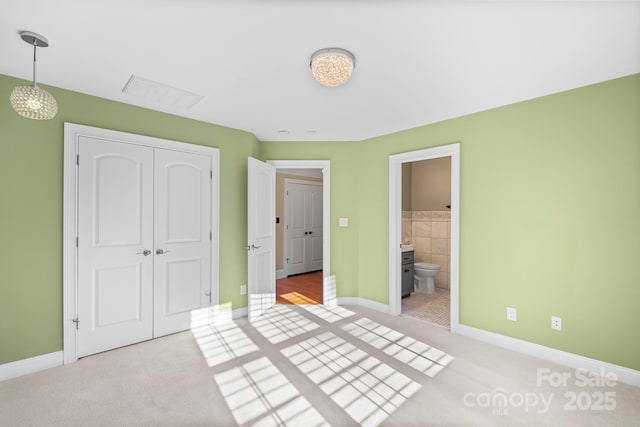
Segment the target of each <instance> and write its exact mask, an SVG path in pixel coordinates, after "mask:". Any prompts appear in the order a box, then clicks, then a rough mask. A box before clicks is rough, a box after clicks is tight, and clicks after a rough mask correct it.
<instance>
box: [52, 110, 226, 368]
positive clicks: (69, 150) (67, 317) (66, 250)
mask: <svg viewBox="0 0 640 427" xmlns="http://www.w3.org/2000/svg"><path fill="white" fill-rule="evenodd" d="M83 136H85V137H91V138H94V139H105V140H110V141H116V142H120V143H124V144H135V145H143V146H148V147H152V148H163V149H168V150H173V151H182V152H187V153H193V154H201V155H205V156H208V157H209V158H210V159H211V292H212V295H211V305H210V307H212V309H211V310H209V315H208V316H204V315H203V316H199V317H200V319H202V321H203V322H209V323H210V322H211V320H212V315H213V307H215V306H216V305H217V304H218V299H219V240H220V239H219V236H220V234H219V215H220V150H219V149H217V148H212V147H205V146H200V145H194V144H188V143H184V142H178V141H172V140H168V139H161V138H154V137H150V136H144V135H137V134H131V133H126V132H120V131H114V130H108V129H101V128H96V127H91V126H84V125H79V124H74V123H67V122H65V124H64V188H63V256H62V257H63V269H62V273H63V319H62V322H63V328H62V329H63V361H64V364H68V363H73V362H75V361H77V360H78V355H77V354H78V353H77V333H76V325H77V323H76V322H74V320H76V319H77V312H78V311H77V308H78V307H77V299H76V294H77V247H76V242H77V222H78V216H77V213H78V191H77V188H78V168H77V165H78V164H77V159H78V144H79V139H80V137H83ZM207 319H209V320H207ZM80 322H81V326H80V327H82V319H80ZM84 323H85V324H87V323H88V322H84Z"/></svg>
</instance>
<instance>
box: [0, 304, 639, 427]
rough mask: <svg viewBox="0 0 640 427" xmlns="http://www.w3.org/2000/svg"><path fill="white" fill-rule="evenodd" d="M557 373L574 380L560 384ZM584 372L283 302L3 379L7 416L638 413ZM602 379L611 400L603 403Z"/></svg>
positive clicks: (474, 420) (384, 420)
mask: <svg viewBox="0 0 640 427" xmlns="http://www.w3.org/2000/svg"><path fill="white" fill-rule="evenodd" d="M541 369H542V370H544V371H539V370H541ZM540 372H543V373H544V376H540V375H539V373H540ZM556 374H557V375H559V376H561V375H565V376H566V375H568V377H569V380H568V381H567V383H566V384H562V385H558V386H555V387H554V386H553V384H550V381H548V379H549V378H551V377H550V375H551V376H553V375H556ZM539 376H540V378H539ZM578 378H579V377H577V376H576V373H575V371H574V370H572V369H569V368H565V367H561V366H558V365H554V364H551V363H548V362H544V361H541V360H539V359H535V358H532V357H529V356H526V355H522V354H518V353H514V352H511V351H507V350H503V349H500V348H497V347H493V346H490V345H487V344H483V343H480V342H477V341H473V340H469V339H466V338H463V337H460V336H455V335H451V334H450V333H449V332H448V331H447V330H445V329H443V328H440V327H436V326H432V325H429V324H427V323H425V322H421V321H417V320H413V319H410V318H406V317H392V316H388V315H384V314H381V313H378V312H374V311H370V310H367V309H364V308H361V307H351V306H347V307H338V308H327V307H324V306H306V307H305V306H276V307H275V308H274V309H273V310H272V311H270V312H269V313H268V314H267V315H266V316H264V317H263V318H261V319H260V320H259V321H258V322H256V323H254V324H249V323H248V321H247V319H240V320H238V321H236V322H232V323H227V324H224V325H220V326H218V327H216V328H215V329H212V328H209V327H204V328H199V329H196V330H193V331H188V332H183V333H179V334H175V335H171V336H167V337H164V338H159V339H156V340H152V341H148V342H144V343H141V344H137V345H133V346H129V347H125V348H121V349H117V350H113V351H109V352H105V353H102V354H97V355H94V356H90V357H86V358H84V359H81V360H80V361H78V362H77V363H74V364H70V365H67V366H61V367H57V368H53V369H49V370H47V371H43V372H39V373H36V374H32V375H28V376H24V377H20V378H15V379H12V380H7V381H4V382H1V383H0V425H2V426H98V425H102V426H234V425H262V426H271V425H273V426H275V425H299V426H305V427H309V426H325V425H333V426H352V425H364V426H376V425H385V426H432V425H451V426H495V425H499V426H518V425H529V426H633V425H638V423H639V421H638V420H640V389H638V388H635V387H631V386H627V385H624V384H615V385H611V384H610V385H608V386H595V385H594V386H589V387H580V386H579V385H578V384H577V380H578ZM600 393H608V394H607V396H608V400H607V401H604V402H602V401H600V402H599V403H598V402H597V401H596V400H597V399H598V396H600ZM574 395H575V396H576V397H578V399H579V400H577V401H576V402H572V401H571V399H572V396H574ZM587 398H588V400H589V402H588V403H589V405H588V406H587V405H586V403H587ZM546 402H549V403H548V405H547V403H546ZM607 402H608V403H607ZM611 402H613V404H615V408H614V409H612V410H607V408H610V407H611V406H612V403H611ZM596 403H598V404H599V408H600V409H599V410H598V408H597V407H596V406H595V405H596ZM603 405H604V406H603Z"/></svg>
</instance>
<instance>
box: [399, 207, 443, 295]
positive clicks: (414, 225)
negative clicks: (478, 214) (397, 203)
mask: <svg viewBox="0 0 640 427" xmlns="http://www.w3.org/2000/svg"><path fill="white" fill-rule="evenodd" d="M450 236H451V212H450V211H413V212H411V211H403V212H402V242H403V243H407V242H408V243H409V244H411V245H413V246H414V247H415V248H416V249H415V262H430V263H433V264H438V265H439V266H440V272H439V273H438V275H437V276H436V278H435V283H436V286H437V287H438V288H445V289H448V288H449V264H450V262H449V261H450V253H451V252H450V248H449V242H450V239H449V238H450Z"/></svg>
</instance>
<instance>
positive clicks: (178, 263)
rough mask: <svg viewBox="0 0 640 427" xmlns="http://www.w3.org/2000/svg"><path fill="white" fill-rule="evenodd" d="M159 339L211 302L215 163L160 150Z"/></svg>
mask: <svg viewBox="0 0 640 427" xmlns="http://www.w3.org/2000/svg"><path fill="white" fill-rule="evenodd" d="M154 171H155V180H154V183H155V188H154V205H155V209H154V216H155V221H154V226H155V232H154V242H155V248H154V254H153V256H154V257H155V262H154V264H155V266H154V273H155V274H154V336H155V337H159V336H162V335H167V334H171V333H174V332H178V331H184V330H186V329H189V328H190V326H191V312H192V310H197V309H199V308H201V307H203V306H206V305H209V303H210V302H211V240H210V238H211V237H210V236H211V235H210V232H211V178H210V171H211V159H210V158H209V157H208V156H204V155H200V154H192V153H183V152H178V151H172V150H164V149H155V168H154Z"/></svg>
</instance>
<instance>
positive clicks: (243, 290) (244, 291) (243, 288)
mask: <svg viewBox="0 0 640 427" xmlns="http://www.w3.org/2000/svg"><path fill="white" fill-rule="evenodd" d="M246 294H247V285H240V295H246Z"/></svg>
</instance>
